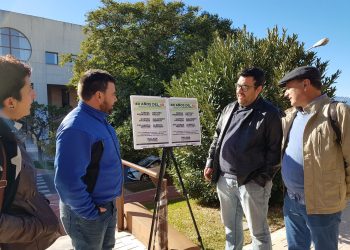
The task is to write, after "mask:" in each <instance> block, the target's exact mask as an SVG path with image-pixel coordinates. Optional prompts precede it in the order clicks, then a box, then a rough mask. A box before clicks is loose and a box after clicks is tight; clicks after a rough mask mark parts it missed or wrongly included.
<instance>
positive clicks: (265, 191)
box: [217, 176, 272, 250]
mask: <svg viewBox="0 0 350 250" xmlns="http://www.w3.org/2000/svg"><path fill="white" fill-rule="evenodd" d="M271 187H272V181H268V182H267V183H266V185H265V187H261V186H259V185H258V184H256V183H255V182H254V181H250V182H249V183H247V184H245V185H242V186H240V187H238V184H237V181H236V180H234V179H230V178H225V177H223V176H220V178H219V181H218V183H217V192H218V196H219V200H220V209H221V219H222V222H223V223H224V226H225V233H226V248H225V249H226V250H231V249H242V248H243V225H242V219H243V213H244V215H245V217H246V219H247V223H248V227H249V230H250V235H251V237H252V243H253V249H254V250H258V249H261V250H271V249H272V244H271V235H270V231H269V226H268V224H267V211H268V207H269V205H268V204H269V198H270V195H271Z"/></svg>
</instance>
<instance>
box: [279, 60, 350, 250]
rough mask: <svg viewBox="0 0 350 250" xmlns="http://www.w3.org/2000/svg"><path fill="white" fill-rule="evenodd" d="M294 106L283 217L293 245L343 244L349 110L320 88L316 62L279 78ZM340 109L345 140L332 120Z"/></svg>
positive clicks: (288, 125)
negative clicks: (335, 129) (342, 225)
mask: <svg viewBox="0 0 350 250" xmlns="http://www.w3.org/2000/svg"><path fill="white" fill-rule="evenodd" d="M279 84H280V86H281V87H284V88H285V94H284V96H285V97H287V98H288V99H289V101H290V103H291V105H292V106H293V107H292V108H290V109H288V110H287V111H286V116H285V117H284V118H283V120H282V125H283V135H284V137H283V143H282V178H283V181H284V184H285V186H286V188H287V192H286V195H285V199H284V208H283V212H284V220H285V225H286V232H287V241H288V248H289V249H310V245H311V241H313V242H314V245H315V249H316V250H322V249H324V250H332V249H338V235H339V223H340V219H341V211H342V210H343V209H344V208H345V206H346V201H347V198H349V197H350V168H348V167H346V166H347V165H349V162H350V110H349V107H348V106H347V105H345V104H343V103H338V104H335V105H334V104H331V102H332V100H331V99H330V98H328V97H327V95H325V94H324V95H322V93H321V87H322V84H321V74H320V72H319V70H318V69H317V68H315V67H309V66H303V67H298V68H296V69H294V70H292V71H291V72H289V73H287V74H286V75H285V76H284V77H283V78H282V80H281V81H280V82H279ZM333 108H334V112H335V114H336V117H337V118H336V119H337V124H338V127H339V130H340V134H341V143H337V142H336V138H337V136H336V133H335V131H334V129H333V127H332V124H331V117H330V114H331V112H330V110H329V109H333Z"/></svg>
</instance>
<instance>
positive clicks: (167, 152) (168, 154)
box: [148, 147, 204, 250]
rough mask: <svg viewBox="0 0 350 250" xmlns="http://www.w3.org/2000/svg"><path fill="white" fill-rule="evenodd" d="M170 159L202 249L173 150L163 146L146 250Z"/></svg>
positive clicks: (149, 248)
mask: <svg viewBox="0 0 350 250" xmlns="http://www.w3.org/2000/svg"><path fill="white" fill-rule="evenodd" d="M170 160H172V162H173V163H174V166H175V170H176V174H177V176H178V178H179V182H180V185H181V188H182V194H183V196H184V197H185V198H186V203H187V206H188V209H189V211H190V214H191V218H192V221H193V225H194V227H195V229H196V233H197V239H198V242H199V243H200V246H201V249H203V250H204V246H203V242H202V238H201V235H200V233H199V230H198V227H197V223H196V220H195V218H194V216H193V212H192V209H191V205H190V201H189V199H188V194H187V191H186V188H185V186H184V183H183V181H182V177H181V174H180V169H179V166H178V164H177V162H176V159H175V156H174V152H173V148H171V147H169V148H163V152H162V162H161V165H160V170H159V176H158V183H157V191H156V195H155V197H154V210H153V217H152V225H151V232H150V236H149V241H148V250H151V245H152V238H153V233H154V222H155V220H156V215H157V214H158V211H159V199H160V191H161V186H162V182H163V179H164V175H165V169H166V164H167V163H168V165H170Z"/></svg>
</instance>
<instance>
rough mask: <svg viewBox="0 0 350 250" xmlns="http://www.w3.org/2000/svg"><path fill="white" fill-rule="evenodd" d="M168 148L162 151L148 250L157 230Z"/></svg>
mask: <svg viewBox="0 0 350 250" xmlns="http://www.w3.org/2000/svg"><path fill="white" fill-rule="evenodd" d="M168 150H169V149H168V148H163V152H162V162H161V165H160V170H159V176H158V183H157V191H156V195H155V197H154V209H153V216H152V224H151V231H150V236H149V241H148V248H147V249H148V250H151V245H152V238H153V233H154V232H155V230H154V224H155V221H156V218H157V217H158V211H159V205H160V204H159V200H160V194H161V189H162V183H163V179H164V175H165V168H166V161H167V156H168Z"/></svg>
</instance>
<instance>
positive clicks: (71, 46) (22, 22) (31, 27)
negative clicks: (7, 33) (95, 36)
mask: <svg viewBox="0 0 350 250" xmlns="http://www.w3.org/2000/svg"><path fill="white" fill-rule="evenodd" d="M0 27H9V28H13V29H16V30H18V31H20V32H21V33H22V34H23V35H25V36H26V37H27V38H28V40H29V42H30V44H31V46H32V55H31V57H30V59H29V61H28V63H29V64H30V65H31V67H32V68H33V73H32V81H33V82H34V88H35V90H36V92H37V101H38V102H39V103H44V104H47V84H59V85H65V84H67V83H68V81H69V79H70V78H71V76H72V66H70V65H65V66H64V67H61V66H59V65H48V64H46V63H45V51H49V52H57V53H58V54H59V55H60V54H66V53H72V54H75V55H77V54H79V51H80V43H81V42H82V40H83V39H84V34H83V31H82V28H83V26H81V25H77V24H71V23H65V22H61V21H55V20H51V19H46V18H41V17H35V16H30V15H24V14H19V13H14V12H10V11H4V10H0Z"/></svg>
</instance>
